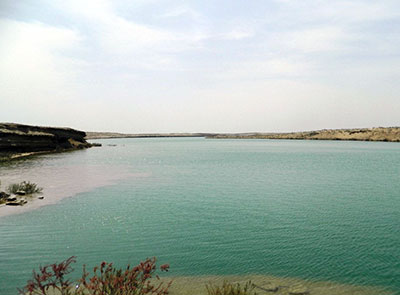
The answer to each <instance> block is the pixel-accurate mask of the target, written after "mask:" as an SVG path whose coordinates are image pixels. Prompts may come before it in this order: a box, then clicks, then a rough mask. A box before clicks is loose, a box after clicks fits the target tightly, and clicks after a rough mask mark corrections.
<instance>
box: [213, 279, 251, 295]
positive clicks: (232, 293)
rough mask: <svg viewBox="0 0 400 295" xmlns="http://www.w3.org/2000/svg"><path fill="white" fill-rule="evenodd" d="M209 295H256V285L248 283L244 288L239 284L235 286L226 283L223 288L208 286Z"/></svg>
mask: <svg viewBox="0 0 400 295" xmlns="http://www.w3.org/2000/svg"><path fill="white" fill-rule="evenodd" d="M206 288H207V294H208V295H256V294H257V293H256V292H253V289H254V285H253V284H252V283H251V281H248V282H246V284H245V285H244V286H243V287H242V286H241V285H240V284H239V283H236V284H233V283H228V282H227V281H224V282H223V283H222V286H215V285H212V284H207V285H206Z"/></svg>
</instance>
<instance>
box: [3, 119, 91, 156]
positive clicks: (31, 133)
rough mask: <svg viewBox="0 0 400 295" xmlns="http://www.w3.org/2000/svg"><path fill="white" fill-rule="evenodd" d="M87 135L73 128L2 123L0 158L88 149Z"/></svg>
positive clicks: (89, 145)
mask: <svg viewBox="0 0 400 295" xmlns="http://www.w3.org/2000/svg"><path fill="white" fill-rule="evenodd" d="M85 136H86V133H85V132H83V131H78V130H74V129H71V128H54V127H39V126H30V125H22V124H13V123H0V158H1V157H3V158H12V157H14V156H15V155H18V154H23V153H35V152H52V151H64V150H72V149H82V148H88V147H91V146H92V145H91V144H90V143H88V142H86V140H85Z"/></svg>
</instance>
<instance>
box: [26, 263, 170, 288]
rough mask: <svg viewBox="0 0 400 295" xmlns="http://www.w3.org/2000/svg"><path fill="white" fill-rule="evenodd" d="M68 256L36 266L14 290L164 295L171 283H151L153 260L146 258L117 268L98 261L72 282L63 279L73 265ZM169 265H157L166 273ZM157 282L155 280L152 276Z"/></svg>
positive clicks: (154, 264)
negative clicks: (90, 272)
mask: <svg viewBox="0 0 400 295" xmlns="http://www.w3.org/2000/svg"><path fill="white" fill-rule="evenodd" d="M75 258H76V257H74V256H72V257H70V258H68V259H67V260H65V261H63V262H61V263H59V264H57V263H55V264H51V265H46V266H44V267H40V271H39V273H36V272H35V271H33V279H32V280H29V281H28V283H27V285H26V286H25V287H24V288H23V289H18V291H19V293H20V294H24V295H49V294H54V293H55V291H56V292H57V293H56V294H61V295H72V294H75V295H142V294H153V295H166V294H168V289H169V287H170V286H171V284H172V281H170V282H168V283H166V284H163V283H161V282H159V283H158V284H154V282H155V280H154V279H153V276H154V275H155V271H156V259H155V258H148V259H146V260H145V261H143V262H141V263H140V264H138V265H137V266H135V267H133V268H131V267H130V266H129V265H128V266H127V267H126V268H125V269H117V268H115V267H113V265H112V263H107V262H102V263H101V264H100V266H96V267H94V269H93V274H92V276H91V277H90V274H89V273H88V272H87V271H86V267H85V266H83V275H82V277H81V278H80V279H79V280H78V281H77V283H72V282H71V281H69V280H66V279H65V275H67V274H69V273H71V272H72V271H73V269H72V268H71V264H72V263H74V262H76V260H75ZM168 268H169V266H168V265H166V264H164V265H162V266H161V270H162V271H168ZM155 277H156V279H157V280H159V277H158V276H157V275H156V276H155Z"/></svg>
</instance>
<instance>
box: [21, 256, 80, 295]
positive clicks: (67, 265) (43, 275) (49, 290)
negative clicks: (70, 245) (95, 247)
mask: <svg viewBox="0 0 400 295" xmlns="http://www.w3.org/2000/svg"><path fill="white" fill-rule="evenodd" d="M75 258H76V257H75V256H71V257H70V258H68V259H67V260H64V261H63V262H61V263H59V264H57V263H54V264H50V265H46V266H43V267H42V266H40V267H39V272H38V273H37V272H36V271H35V270H33V272H32V273H33V279H32V280H29V281H28V283H27V284H26V286H25V287H24V288H23V289H18V291H19V293H20V294H21V295H27V294H28V295H47V294H54V290H58V291H59V293H60V294H61V295H70V294H72V293H71V282H70V281H69V280H66V279H65V275H67V274H69V273H71V272H72V271H73V269H72V267H71V264H72V263H74V262H76V260H75Z"/></svg>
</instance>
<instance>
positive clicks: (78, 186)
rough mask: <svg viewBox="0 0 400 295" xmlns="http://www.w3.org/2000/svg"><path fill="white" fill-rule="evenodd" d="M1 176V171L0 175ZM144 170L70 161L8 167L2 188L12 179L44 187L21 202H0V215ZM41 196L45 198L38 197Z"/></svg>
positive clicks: (50, 202) (52, 201)
mask: <svg viewBox="0 0 400 295" xmlns="http://www.w3.org/2000/svg"><path fill="white" fill-rule="evenodd" d="M0 176H1V175H0ZM147 176H148V175H147V174H145V173H136V174H135V173H131V172H129V170H128V169H127V168H123V167H122V168H121V167H118V168H110V167H105V166H101V165H99V166H85V165H70V166H64V167H61V168H57V167H51V166H45V167H40V166H39V167H37V166H32V167H30V168H29V169H11V170H10V171H9V173H7V174H4V175H2V176H1V177H0V179H1V181H2V189H5V187H7V185H9V184H11V183H19V182H21V181H23V180H27V181H30V182H34V183H36V184H38V186H40V187H43V192H42V193H41V194H38V195H36V196H35V197H33V198H29V197H27V198H26V199H27V200H28V203H27V204H25V205H24V206H6V205H4V204H2V205H0V218H1V217H3V216H8V215H14V214H22V213H25V212H28V211H32V210H35V209H38V208H40V207H43V206H48V205H53V204H56V203H58V202H59V201H61V200H62V199H64V198H68V197H73V196H75V195H77V194H79V193H84V192H88V191H91V190H94V189H96V188H99V187H104V186H109V185H113V184H116V183H118V181H121V180H125V179H137V178H144V177H147ZM38 196H43V197H44V199H42V200H40V199H38Z"/></svg>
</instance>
